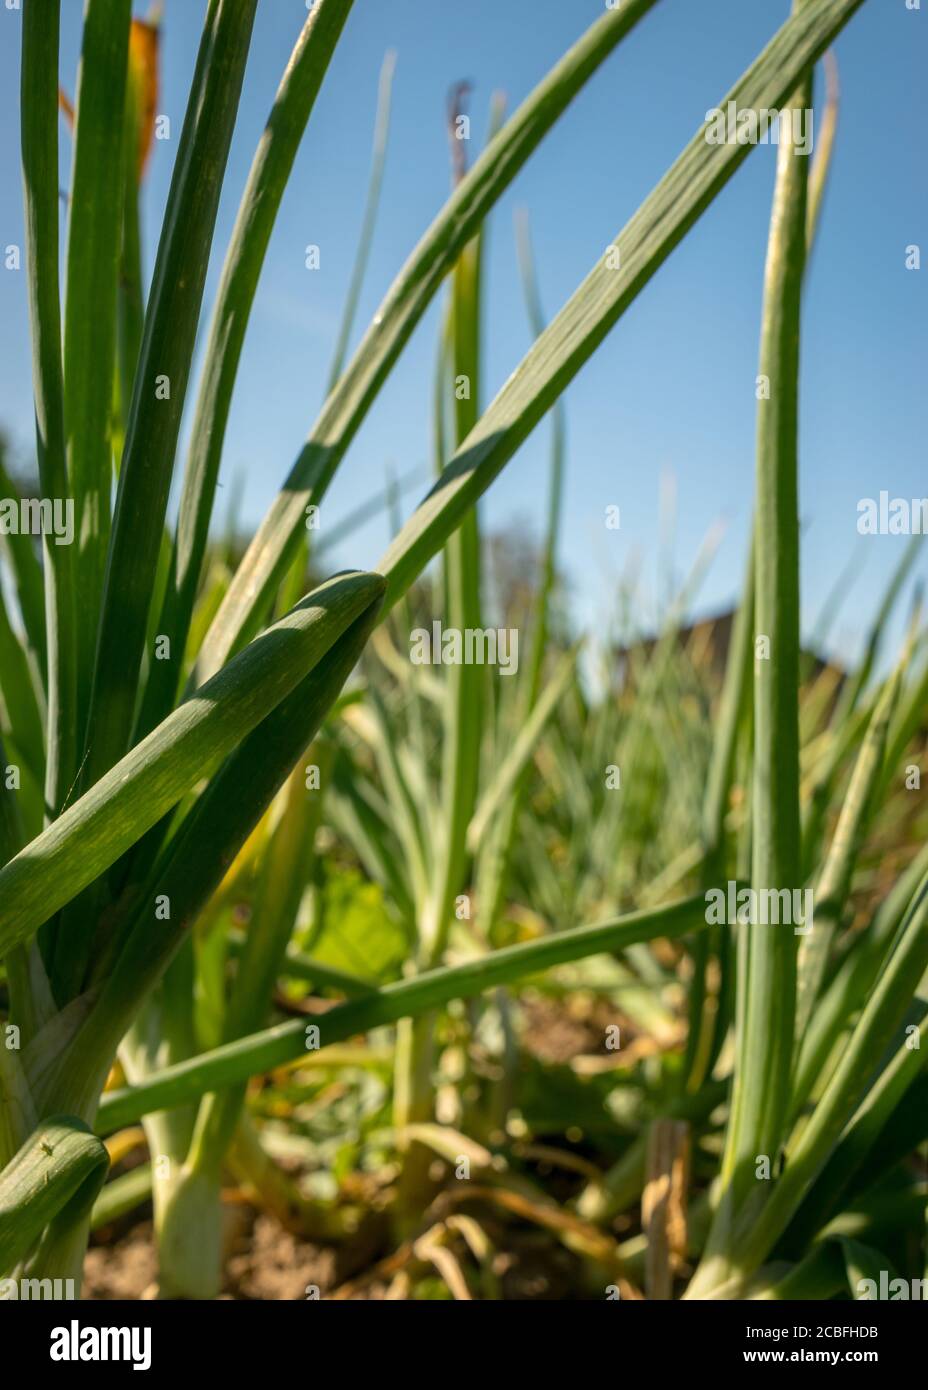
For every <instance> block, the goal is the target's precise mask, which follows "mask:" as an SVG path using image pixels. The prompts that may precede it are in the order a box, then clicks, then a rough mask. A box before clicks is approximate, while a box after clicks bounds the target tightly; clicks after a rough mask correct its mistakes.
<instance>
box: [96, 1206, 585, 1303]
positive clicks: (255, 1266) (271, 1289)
mask: <svg viewBox="0 0 928 1390" xmlns="http://www.w3.org/2000/svg"><path fill="white" fill-rule="evenodd" d="M235 1215H236V1224H238V1225H239V1227H240V1229H239V1231H238V1234H236V1235H235V1236H234V1238H233V1239H232V1242H231V1247H230V1252H229V1254H228V1257H227V1259H226V1262H225V1284H224V1287H223V1290H222V1293H221V1294H220V1297H221V1298H223V1299H236V1300H247V1301H260V1302H264V1301H271V1302H278V1301H286V1302H289V1301H292V1300H299V1301H303V1300H305V1299H307V1298H312V1297H321V1298H323V1299H325V1298H328V1297H331V1296H332V1295H333V1294H336V1293H337V1296H338V1297H341V1298H350V1299H354V1300H364V1301H377V1300H381V1299H384V1298H386V1297H391V1298H403V1297H405V1296H406V1295H405V1294H404V1292H402V1288H403V1286H402V1284H401V1283H400V1284H397V1283H395V1282H394V1277H393V1275H392V1274H391V1273H387V1272H386V1271H385V1272H384V1275H383V1277H381V1273H380V1270H381V1267H382V1266H383V1265H384V1264H390V1263H393V1261H391V1260H390V1259H387V1260H386V1261H381V1263H380V1264H379V1265H378V1264H377V1263H376V1261H371V1260H370V1251H369V1250H365V1251H364V1252H363V1253H364V1254H365V1255H366V1256H367V1260H366V1261H365V1263H367V1265H368V1269H367V1273H366V1274H365V1273H363V1272H362V1273H360V1274H357V1273H356V1272H355V1271H356V1269H357V1265H358V1263H359V1261H358V1258H357V1256H358V1254H359V1253H360V1252H359V1251H357V1250H354V1251H352V1250H351V1249H349V1248H339V1249H337V1250H336V1249H334V1248H331V1247H325V1246H320V1245H316V1244H313V1243H312V1242H310V1241H304V1240H301V1239H299V1237H297V1236H294V1235H292V1234H291V1233H290V1232H289V1231H286V1230H284V1229H283V1228H282V1227H281V1226H280V1225H279V1223H278V1222H277V1221H276V1220H275V1219H274V1218H273V1217H270V1216H266V1215H264V1214H260V1213H258V1214H256V1213H254V1212H253V1211H251V1210H250V1209H248V1210H243V1209H241V1208H239V1209H237V1212H236V1214H235ZM488 1225H489V1228H490V1230H491V1232H492V1234H493V1235H494V1236H495V1237H496V1239H497V1240H499V1239H500V1238H501V1237H503V1238H505V1237H504V1233H503V1229H502V1228H501V1227H499V1226H496V1225H495V1224H494V1223H493V1222H492V1221H490V1222H489V1223H488ZM505 1235H506V1236H508V1246H509V1248H508V1249H505V1250H500V1251H499V1254H498V1255H497V1258H496V1260H495V1262H494V1268H495V1273H496V1275H497V1279H498V1297H500V1298H502V1299H505V1300H507V1301H513V1300H514V1301H546V1302H547V1301H552V1300H559V1301H560V1300H564V1299H568V1298H572V1297H577V1292H576V1288H575V1282H576V1270H575V1260H574V1258H573V1257H572V1256H570V1255H569V1254H568V1253H567V1252H566V1251H565V1250H563V1249H561V1248H558V1247H556V1246H553V1245H552V1244H551V1243H550V1241H549V1240H548V1238H547V1237H546V1236H545V1235H544V1233H542V1232H539V1231H537V1230H531V1229H527V1230H523V1231H518V1230H514V1229H512V1228H509V1229H508V1230H507V1231H506V1233H505ZM352 1275H353V1276H354V1277H352ZM349 1279H350V1283H348V1282H347V1281H348V1280H349ZM339 1290H340V1291H341V1292H338V1291H339ZM316 1291H318V1292H316ZM83 1296H84V1298H85V1299H94V1300H107V1299H128V1300H136V1299H150V1298H157V1296H158V1286H157V1258H156V1253H155V1246H154V1240H153V1233H152V1225H151V1222H150V1221H145V1222H140V1223H139V1224H138V1225H136V1226H133V1227H131V1228H130V1229H129V1230H128V1231H126V1232H125V1233H124V1234H122V1235H120V1236H118V1237H117V1238H115V1239H110V1240H108V1241H107V1243H106V1244H98V1245H95V1246H94V1247H92V1248H91V1249H90V1250H89V1251H88V1253H87V1259H86V1261H85V1264H84V1294H83Z"/></svg>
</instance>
